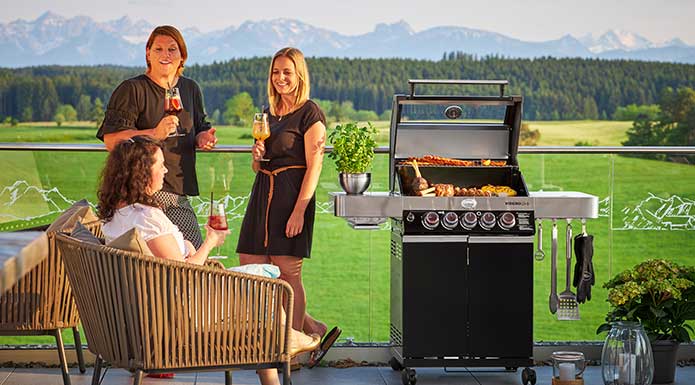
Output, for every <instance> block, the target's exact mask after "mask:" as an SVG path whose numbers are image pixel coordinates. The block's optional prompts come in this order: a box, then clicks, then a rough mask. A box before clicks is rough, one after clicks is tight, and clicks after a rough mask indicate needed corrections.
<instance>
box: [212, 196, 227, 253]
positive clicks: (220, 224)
mask: <svg viewBox="0 0 695 385" xmlns="http://www.w3.org/2000/svg"><path fill="white" fill-rule="evenodd" d="M208 226H210V227H212V228H213V229H215V230H220V231H225V230H228V228H229V227H228V226H227V214H226V213H225V212H224V203H219V204H218V205H217V211H216V212H212V211H211V212H210V216H208ZM208 258H210V259H224V258H227V256H226V255H220V247H219V246H217V255H210V256H208Z"/></svg>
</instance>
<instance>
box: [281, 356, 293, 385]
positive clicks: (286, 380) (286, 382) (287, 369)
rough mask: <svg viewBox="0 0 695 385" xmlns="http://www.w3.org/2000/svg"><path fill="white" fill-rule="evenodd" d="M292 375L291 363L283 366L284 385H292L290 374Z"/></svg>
mask: <svg viewBox="0 0 695 385" xmlns="http://www.w3.org/2000/svg"><path fill="white" fill-rule="evenodd" d="M291 373H292V365H291V364H290V362H289V361H287V362H285V363H284V364H283V365H282V385H292V379H291V378H290V374H291Z"/></svg>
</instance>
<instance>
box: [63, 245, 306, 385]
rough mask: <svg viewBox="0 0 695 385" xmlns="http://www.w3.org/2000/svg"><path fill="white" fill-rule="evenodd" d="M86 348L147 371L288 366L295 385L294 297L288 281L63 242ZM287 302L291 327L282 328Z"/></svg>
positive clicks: (138, 377)
mask: <svg viewBox="0 0 695 385" xmlns="http://www.w3.org/2000/svg"><path fill="white" fill-rule="evenodd" d="M57 241H58V247H59V248H60V250H61V252H62V253H63V260H64V263H65V265H66V267H67V270H68V278H69V280H70V283H71V284H72V285H73V288H74V293H75V301H76V302H77V307H78V309H79V311H80V315H81V318H82V326H83V328H84V332H85V335H86V337H87V345H88V348H89V350H90V351H91V352H93V353H94V354H95V355H96V356H97V360H96V363H95V368H94V377H93V378H92V383H93V384H97V383H98V382H99V377H100V375H101V374H100V372H101V368H102V366H103V364H104V361H106V362H110V363H111V364H112V365H113V366H116V367H120V368H126V369H129V370H131V371H134V372H135V379H134V384H135V385H139V384H140V383H141V382H142V378H143V375H144V373H165V372H176V371H225V383H226V384H231V380H232V375H231V369H232V368H241V369H260V368H281V369H282V371H283V383H284V384H290V383H291V382H290V355H289V342H288V338H289V331H290V327H291V325H290V322H289V320H291V319H292V314H291V309H292V301H293V293H292V289H291V287H290V286H289V285H288V284H287V283H286V282H284V281H282V280H279V279H270V278H262V277H258V276H254V275H248V274H242V273H236V272H230V271H227V270H223V269H218V268H213V267H208V266H196V265H192V264H187V263H181V262H175V261H168V260H165V259H161V258H154V257H149V256H144V255H141V254H137V253H133V252H127V251H123V250H119V249H114V248H111V247H107V246H103V245H95V244H90V243H85V242H82V241H79V240H76V239H74V238H71V237H69V236H66V235H62V234H61V235H58V236H57ZM283 301H286V302H287V303H288V304H289V306H288V307H287V308H288V309H290V310H289V311H288V314H287V319H288V322H282V320H281V309H282V304H283Z"/></svg>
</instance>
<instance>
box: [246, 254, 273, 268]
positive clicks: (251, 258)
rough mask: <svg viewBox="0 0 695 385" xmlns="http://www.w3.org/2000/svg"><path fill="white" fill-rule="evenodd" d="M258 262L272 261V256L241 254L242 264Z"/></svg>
mask: <svg viewBox="0 0 695 385" xmlns="http://www.w3.org/2000/svg"><path fill="white" fill-rule="evenodd" d="M256 263H270V258H269V257H267V256H265V255H255V254H239V264H240V265H251V264H256Z"/></svg>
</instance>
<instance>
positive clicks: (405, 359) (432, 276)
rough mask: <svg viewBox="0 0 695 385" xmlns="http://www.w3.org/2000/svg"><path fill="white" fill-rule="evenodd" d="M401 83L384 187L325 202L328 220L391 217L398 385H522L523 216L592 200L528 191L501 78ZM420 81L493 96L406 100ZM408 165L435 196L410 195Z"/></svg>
mask: <svg viewBox="0 0 695 385" xmlns="http://www.w3.org/2000/svg"><path fill="white" fill-rule="evenodd" d="M409 83H410V87H411V92H410V94H409V95H395V96H394V100H393V109H392V118H391V128H390V143H389V144H390V147H389V164H390V174H389V190H390V191H389V192H382V193H368V194H364V195H345V194H342V193H333V194H332V195H333V196H334V205H335V215H337V216H341V217H345V218H346V219H347V220H348V222H349V223H350V224H351V225H352V226H353V227H355V228H358V229H359V228H374V227H376V226H377V225H378V224H379V223H382V222H383V221H385V220H386V218H390V219H391V316H390V320H391V322H390V323H391V325H390V339H391V346H392V353H393V358H392V360H391V366H392V367H393V368H394V369H397V370H403V383H404V384H405V385H411V384H414V383H415V381H416V372H415V370H414V369H412V368H413V367H502V368H506V369H516V368H518V367H525V369H524V370H523V371H522V383H524V384H526V383H535V372H534V371H533V370H532V369H530V368H529V366H532V365H533V235H534V233H535V222H534V220H535V218H596V217H597V214H598V199H597V198H596V197H595V196H591V195H588V194H582V193H539V194H536V195H535V196H534V194H531V193H529V191H528V189H527V187H526V183H525V181H524V178H523V175H522V173H521V171H520V170H519V164H518V159H517V154H518V145H519V133H520V127H521V112H522V97H521V96H505V95H504V87H505V86H506V85H507V82H506V81H458V80H453V81H451V80H411V81H410V82H409ZM420 84H437V85H447V86H448V85H471V84H474V85H491V86H498V87H499V89H500V93H499V95H494V96H464V95H453V96H440V95H416V94H415V86H416V85H420ZM493 113H497V114H498V116H497V118H494V117H492V115H493ZM476 114H477V115H479V116H482V117H484V118H485V119H484V120H483V119H477V121H476V120H475V119H476ZM462 117H465V118H466V119H462ZM413 159H415V160H416V162H417V161H418V160H419V161H420V163H419V164H418V166H417V168H418V169H419V172H420V173H421V176H422V177H423V178H425V180H426V181H427V182H428V183H429V185H430V186H431V185H438V184H440V185H450V186H449V187H448V188H445V189H443V191H449V192H448V193H446V194H445V195H447V196H418V195H417V194H418V192H417V191H416V190H414V188H413V185H412V184H413V180H414V179H415V178H416V169H415V167H414V165H413V163H414V162H413ZM432 159H434V161H433V162H427V161H428V160H432ZM438 160H441V162H439V163H438ZM486 186H487V187H486ZM500 186H502V187H503V188H501V187H500ZM452 189H455V190H456V194H460V195H452V193H451V191H452ZM486 191H487V192H486ZM498 191H503V193H496V192H498ZM510 191H513V192H510ZM466 194H473V196H468V195H466Z"/></svg>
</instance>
